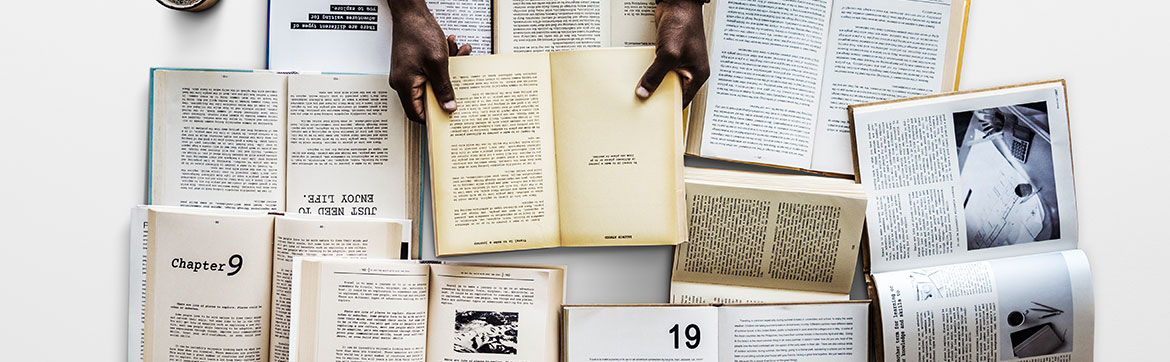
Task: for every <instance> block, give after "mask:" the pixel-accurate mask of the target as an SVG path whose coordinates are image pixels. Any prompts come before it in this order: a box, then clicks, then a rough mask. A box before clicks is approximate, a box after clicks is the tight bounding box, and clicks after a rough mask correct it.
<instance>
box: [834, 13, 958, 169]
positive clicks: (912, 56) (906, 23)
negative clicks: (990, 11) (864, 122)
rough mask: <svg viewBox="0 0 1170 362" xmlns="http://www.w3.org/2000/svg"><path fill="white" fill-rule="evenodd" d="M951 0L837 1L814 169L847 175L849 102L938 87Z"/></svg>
mask: <svg viewBox="0 0 1170 362" xmlns="http://www.w3.org/2000/svg"><path fill="white" fill-rule="evenodd" d="M950 20H951V0H836V1H834V2H833V21H832V25H831V26H830V27H829V51H828V52H827V56H826V59H827V60H826V64H825V70H824V74H825V76H824V80H823V83H822V85H821V90H820V100H821V101H820V109H819V110H818V111H817V128H816V137H815V138H814V141H813V155H814V156H813V162H812V167H811V169H812V170H816V171H825V172H832V173H838V174H846V175H852V174H853V144H852V141H851V140H850V137H849V112H848V110H847V109H846V107H848V106H849V105H851V104H859V103H868V102H875V101H884V100H888V99H898V98H906V97H912V96H920V95H926V94H931V93H935V92H939V91H946V89H942V86H943V83H944V82H943V66H944V63H945V62H946V49H947V38H948V37H947V34H948V31H949V30H950V28H951V26H950V25H951V24H950Z"/></svg>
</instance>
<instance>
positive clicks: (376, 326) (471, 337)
mask: <svg viewBox="0 0 1170 362" xmlns="http://www.w3.org/2000/svg"><path fill="white" fill-rule="evenodd" d="M295 268H296V269H297V271H296V273H295V277H294V279H293V294H294V297H293V298H294V299H293V304H292V310H293V318H292V334H291V338H292V352H291V356H292V359H291V360H292V361H295V362H334V361H337V362H340V361H353V360H355V359H357V360H378V361H472V360H473V361H481V362H505V361H556V360H557V356H559V354H560V346H559V343H558V342H559V340H558V339H557V336H558V335H559V330H558V326H559V322H560V321H559V319H558V318H557V316H558V314H559V313H560V310H561V305H562V304H563V303H564V292H565V270H564V268H563V267H557V266H538V265H506V264H474V263H448V262H417V261H400V260H372V259H371V260H354V259H349V260H346V259H336V258H303V259H301V258H298V259H297V261H296V267H295Z"/></svg>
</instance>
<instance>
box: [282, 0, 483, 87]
mask: <svg viewBox="0 0 1170 362" xmlns="http://www.w3.org/2000/svg"><path fill="white" fill-rule="evenodd" d="M427 8H430V10H431V14H432V15H434V16H435V20H436V21H437V22H438V23H439V27H441V28H443V32H444V33H445V34H448V35H455V37H456V38H457V39H458V41H459V43H460V44H464V43H467V44H471V48H472V52H473V53H474V54H490V53H491V51H492V42H491V36H492V18H491V0H427ZM392 26H393V23H392V22H391V19H390V9H389V8H388V7H387V6H386V0H346V1H344V2H340V3H339V2H335V1H325V0H280V1H269V2H268V69H275V70H298V71H328V72H347V73H379V74H385V73H388V72H389V71H390V52H391V46H392V45H393V43H392V42H391V38H392V35H393V33H392Z"/></svg>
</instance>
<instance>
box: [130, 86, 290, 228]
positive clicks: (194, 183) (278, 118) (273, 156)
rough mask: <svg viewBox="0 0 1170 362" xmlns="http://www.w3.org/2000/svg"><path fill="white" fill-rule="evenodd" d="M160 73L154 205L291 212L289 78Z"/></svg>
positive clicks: (153, 135)
mask: <svg viewBox="0 0 1170 362" xmlns="http://www.w3.org/2000/svg"><path fill="white" fill-rule="evenodd" d="M153 76H154V78H153V87H154V90H153V92H154V95H153V98H154V99H153V104H152V108H153V112H154V113H153V114H152V115H151V122H152V127H153V128H152V130H151V142H152V143H151V152H152V153H151V164H150V167H151V169H150V177H151V179H150V186H149V187H150V200H149V201H150V203H151V204H152V205H165V206H188V207H201V208H223V209H243V210H263V211H280V210H284V180H285V179H284V158H285V152H284V123H285V121H284V120H285V98H286V92H285V90H286V86H285V81H286V79H285V76H284V75H280V74H272V73H265V72H258V73H252V72H230V71H228V72H217V71H178V70H162V69H159V70H155V71H154V74H153Z"/></svg>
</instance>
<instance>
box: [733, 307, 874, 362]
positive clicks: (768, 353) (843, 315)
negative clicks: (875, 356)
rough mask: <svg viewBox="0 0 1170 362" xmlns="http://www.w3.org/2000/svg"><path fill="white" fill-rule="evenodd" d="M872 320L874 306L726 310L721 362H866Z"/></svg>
mask: <svg viewBox="0 0 1170 362" xmlns="http://www.w3.org/2000/svg"><path fill="white" fill-rule="evenodd" d="M868 317H869V303H828V304H794V305H758V306H723V307H722V308H719V360H720V361H725V362H732V361H765V360H766V361H799V362H806V361H807V362H816V361H825V362H828V361H834V362H845V361H853V362H866V361H868V360H869V354H868V347H869V346H868V344H867V343H868V342H869V333H868V330H869V318H868ZM888 361H893V360H888Z"/></svg>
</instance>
